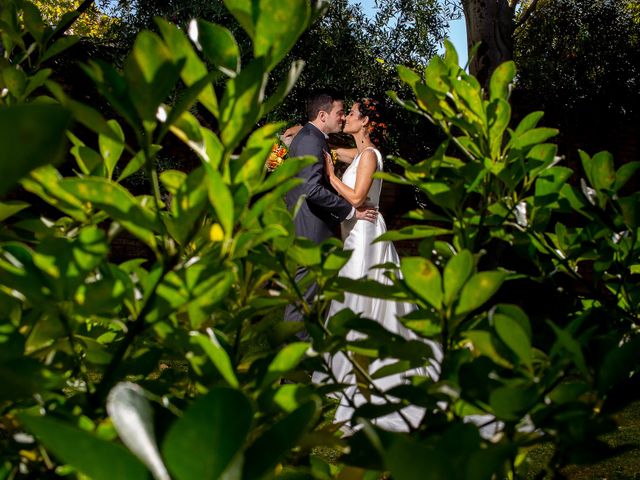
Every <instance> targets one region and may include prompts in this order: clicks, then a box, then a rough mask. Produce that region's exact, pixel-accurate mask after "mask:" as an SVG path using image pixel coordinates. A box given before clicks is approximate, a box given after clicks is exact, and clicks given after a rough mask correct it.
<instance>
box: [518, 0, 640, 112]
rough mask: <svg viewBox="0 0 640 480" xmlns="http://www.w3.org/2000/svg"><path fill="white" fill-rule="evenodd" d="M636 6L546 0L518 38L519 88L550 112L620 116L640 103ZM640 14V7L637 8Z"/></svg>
mask: <svg viewBox="0 0 640 480" xmlns="http://www.w3.org/2000/svg"><path fill="white" fill-rule="evenodd" d="M632 6H633V2H630V1H621V2H610V1H606V0H553V1H549V0H547V1H541V2H540V4H539V6H538V8H537V9H536V11H535V13H534V14H533V15H531V17H530V18H529V20H528V21H527V23H526V24H525V25H523V27H522V28H521V29H520V30H519V31H518V34H517V35H516V36H515V60H516V63H517V64H518V67H519V77H518V88H520V89H522V90H524V91H527V92H534V91H535V92H536V96H537V98H539V99H540V100H539V102H540V103H541V105H542V107H544V108H545V109H556V110H558V109H563V110H565V111H576V110H584V109H585V108H588V109H589V110H591V111H600V112H601V113H600V115H599V116H602V115H604V114H606V113H608V114H612V115H620V114H625V113H627V114H628V113H630V112H632V111H633V110H634V109H636V110H637V105H638V101H639V100H640V23H639V22H637V21H636V20H634V12H633V10H632ZM636 11H637V6H636Z"/></svg>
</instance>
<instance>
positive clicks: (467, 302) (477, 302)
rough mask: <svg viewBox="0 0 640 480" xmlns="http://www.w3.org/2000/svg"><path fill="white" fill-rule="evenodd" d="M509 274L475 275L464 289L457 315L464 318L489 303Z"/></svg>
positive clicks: (488, 273)
mask: <svg viewBox="0 0 640 480" xmlns="http://www.w3.org/2000/svg"><path fill="white" fill-rule="evenodd" d="M506 276H507V274H506V273H504V272H498V271H491V272H480V273H476V274H475V275H473V276H472V277H471V278H470V279H469V281H468V282H467V283H465V285H464V287H463V288H462V293H461V294H460V300H459V301H458V305H457V306H456V308H455V314H456V315H460V316H464V315H467V314H468V313H470V312H472V311H473V310H475V309H476V308H479V307H481V306H482V305H484V303H485V302H487V301H488V300H489V299H490V298H491V297H492V296H493V295H494V294H495V293H496V292H497V291H498V289H499V288H500V286H501V285H502V282H504V280H505V278H506Z"/></svg>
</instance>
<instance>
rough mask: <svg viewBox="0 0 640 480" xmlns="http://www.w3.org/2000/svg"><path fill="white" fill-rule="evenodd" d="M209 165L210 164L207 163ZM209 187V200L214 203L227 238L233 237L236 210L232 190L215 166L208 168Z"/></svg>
mask: <svg viewBox="0 0 640 480" xmlns="http://www.w3.org/2000/svg"><path fill="white" fill-rule="evenodd" d="M205 165H208V164H205ZM206 172H207V177H208V178H209V181H208V182H207V188H208V193H209V202H211V205H213V208H214V210H215V211H216V215H217V216H218V221H219V222H220V225H221V226H222V230H223V231H224V234H225V238H231V235H232V234H233V225H234V211H233V206H234V205H233V197H232V196H231V191H230V190H229V187H228V186H227V184H226V183H224V180H223V179H222V175H220V173H219V172H218V171H217V170H214V169H213V168H207V169H206Z"/></svg>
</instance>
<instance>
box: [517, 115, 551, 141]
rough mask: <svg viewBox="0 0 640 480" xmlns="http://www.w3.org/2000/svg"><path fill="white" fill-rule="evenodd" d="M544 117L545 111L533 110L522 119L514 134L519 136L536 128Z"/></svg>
mask: <svg viewBox="0 0 640 480" xmlns="http://www.w3.org/2000/svg"><path fill="white" fill-rule="evenodd" d="M542 117H544V112H531V113H530V114H528V115H527V116H526V117H524V118H523V119H522V120H521V121H520V123H519V124H518V126H517V127H516V130H515V132H514V135H515V136H516V137H519V136H520V135H522V134H523V133H525V132H527V131H529V130H531V129H532V128H535V127H536V126H537V125H538V122H539V121H540V120H541V119H542Z"/></svg>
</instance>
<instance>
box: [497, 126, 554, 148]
mask: <svg viewBox="0 0 640 480" xmlns="http://www.w3.org/2000/svg"><path fill="white" fill-rule="evenodd" d="M556 135H558V130H556V129H555V128H534V129H531V130H527V131H526V132H523V133H522V134H521V135H517V136H516V135H515V134H514V136H513V137H512V138H511V141H510V142H509V143H510V146H511V148H513V149H516V150H522V149H525V148H529V147H532V146H534V145H537V144H538V143H544V142H546V141H547V140H549V139H550V138H552V137H555V136H556Z"/></svg>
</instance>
